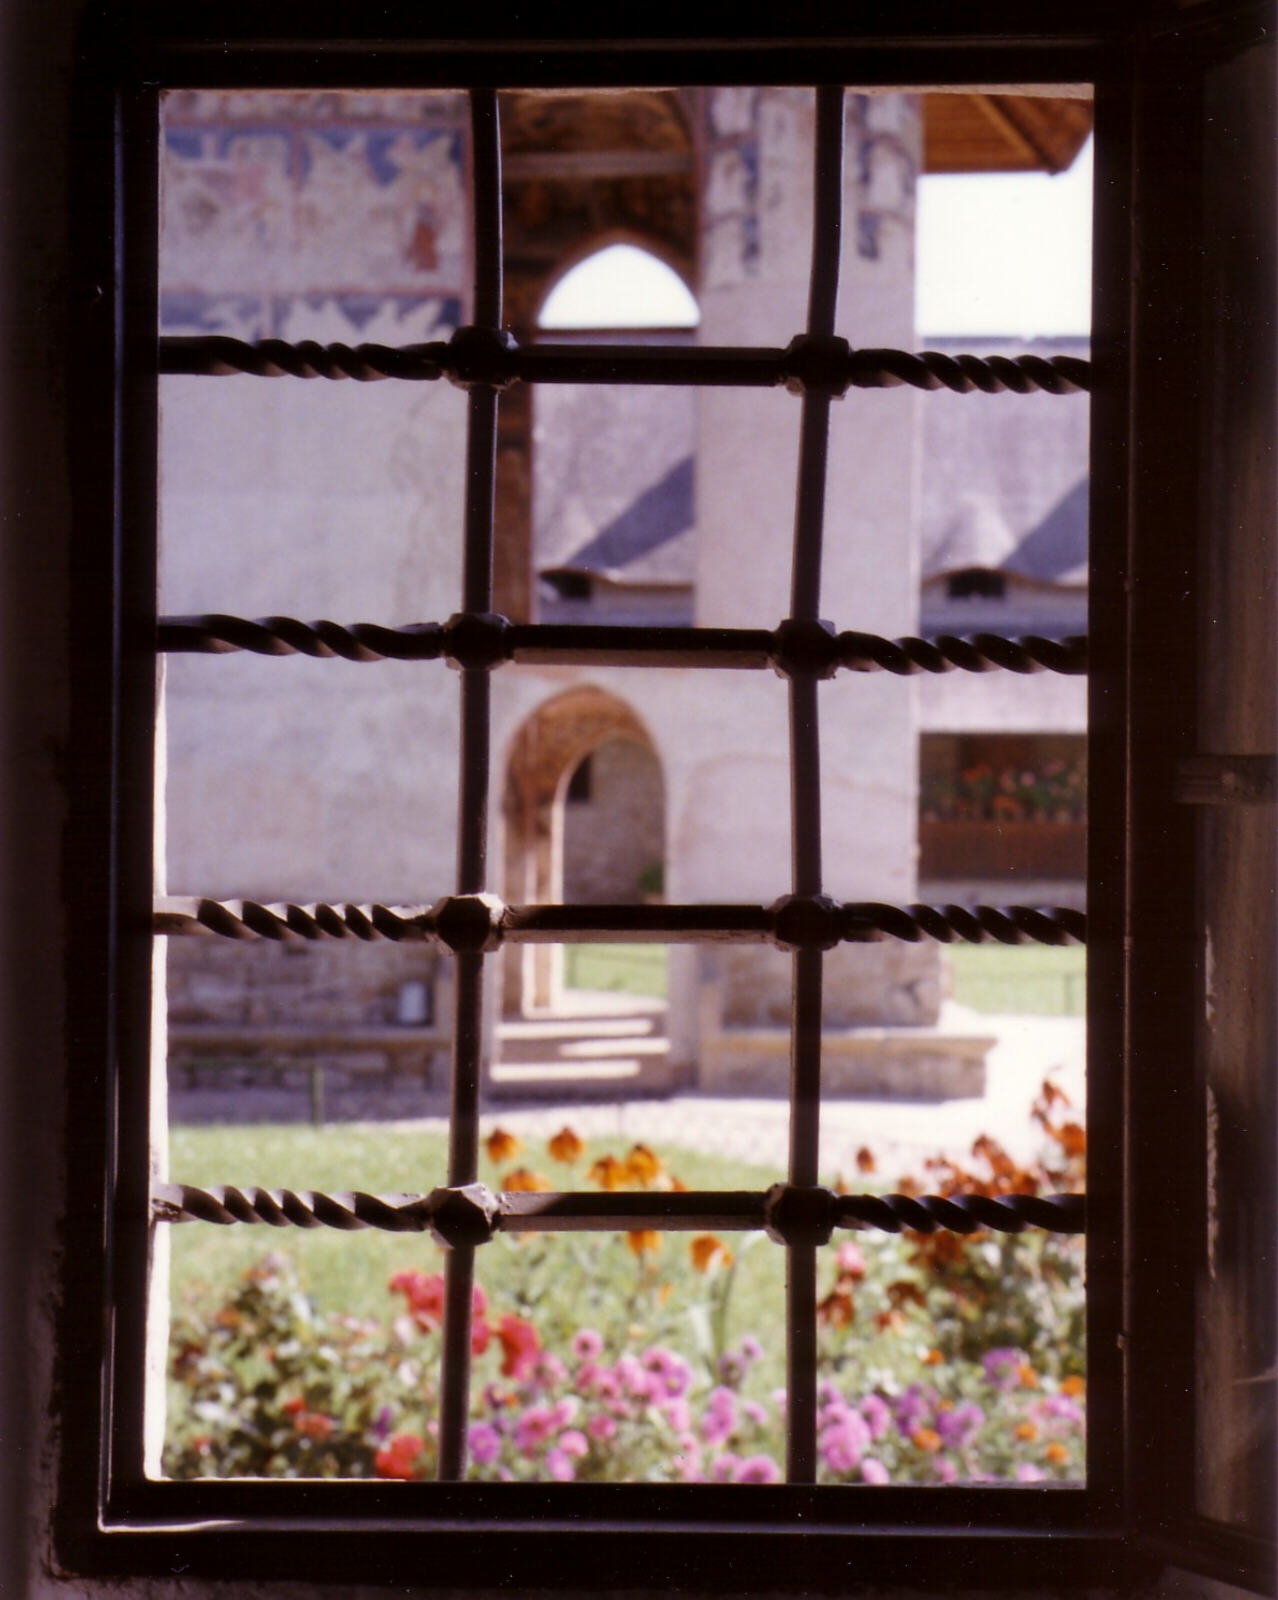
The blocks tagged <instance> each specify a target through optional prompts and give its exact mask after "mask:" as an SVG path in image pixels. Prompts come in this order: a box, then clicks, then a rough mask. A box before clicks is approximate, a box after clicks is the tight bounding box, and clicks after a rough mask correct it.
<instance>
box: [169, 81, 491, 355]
mask: <svg viewBox="0 0 1278 1600" xmlns="http://www.w3.org/2000/svg"><path fill="white" fill-rule="evenodd" d="M466 145H467V135H466V123H465V106H464V102H463V101H462V100H461V99H460V98H459V97H458V96H455V95H424V94H423V95H374V94H365V95H345V94H295V95H294V94H283V93H281V94H277V95H252V96H236V95H219V94H205V93H182V94H178V95H171V96H169V97H168V98H167V100H166V102H165V116H164V162H163V180H162V218H163V222H162V226H163V230H164V234H163V240H164V243H163V252H162V255H163V261H164V274H163V282H162V284H161V325H162V327H163V328H164V331H165V332H167V333H226V334H231V335H233V336H234V337H237V338H242V339H260V338H267V337H274V338H284V339H290V340H298V339H320V340H348V341H349V340H377V341H381V342H385V343H393V344H404V343H411V342H414V341H416V340H422V339H428V338H435V337H439V336H440V335H441V333H446V332H447V331H448V329H449V328H451V327H454V326H456V325H457V323H458V322H459V321H460V320H461V310H462V301H463V296H464V292H465V289H464V286H465V284H466V283H467V280H468V277H469V228H468V225H467V206H468V202H467V194H466V189H467V185H466V171H465V165H466Z"/></svg>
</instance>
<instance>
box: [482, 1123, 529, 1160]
mask: <svg viewBox="0 0 1278 1600" xmlns="http://www.w3.org/2000/svg"><path fill="white" fill-rule="evenodd" d="M523 1148H524V1141H523V1140H522V1139H519V1138H517V1137H516V1136H515V1135H514V1134H513V1133H507V1132H506V1130H505V1128H494V1129H493V1131H492V1132H491V1133H490V1134H489V1135H488V1137H487V1138H486V1139H485V1140H484V1149H485V1150H487V1152H488V1159H489V1160H490V1161H491V1162H492V1163H493V1165H494V1166H499V1167H500V1166H503V1165H504V1164H505V1163H506V1162H507V1161H513V1160H514V1159H515V1157H516V1156H517V1155H518V1154H519V1152H520V1151H521V1150H522V1149H523Z"/></svg>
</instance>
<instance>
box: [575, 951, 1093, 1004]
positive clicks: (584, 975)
mask: <svg viewBox="0 0 1278 1600" xmlns="http://www.w3.org/2000/svg"><path fill="white" fill-rule="evenodd" d="M946 953H947V956H948V958H949V959H950V961H951V962H952V963H953V970H954V998H955V999H956V1000H958V1001H960V1002H961V1003H962V1004H963V1005H965V1006H972V1007H973V1008H974V1009H975V1010H977V1011H1001V1012H1011V1013H1016V1012H1020V1013H1022V1014H1026V1015H1030V1016H1067V1017H1078V1016H1082V1015H1083V1012H1084V1002H1085V993H1086V988H1085V982H1086V955H1087V953H1086V951H1085V950H1084V949H1083V947H1082V946H1081V945H1066V946H1063V947H1061V948H1059V949H1057V948H1054V947H1052V946H1049V945H1012V946H1009V945H1001V944H981V945H972V944H955V945H951V946H950V947H949V949H948V951H947V952H946ZM564 982H565V983H566V984H567V986H568V987H569V988H570V989H613V990H617V991H618V992H620V993H623V994H634V995H652V996H656V997H658V998H662V999H664V998H665V994H666V947H665V946H664V945H659V944H578V945H569V946H568V947H567V948H566V949H565V951H564Z"/></svg>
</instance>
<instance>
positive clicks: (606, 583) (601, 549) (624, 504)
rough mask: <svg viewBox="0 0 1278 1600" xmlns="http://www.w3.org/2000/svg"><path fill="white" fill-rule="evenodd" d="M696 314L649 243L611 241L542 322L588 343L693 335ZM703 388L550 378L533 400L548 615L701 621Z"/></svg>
mask: <svg viewBox="0 0 1278 1600" xmlns="http://www.w3.org/2000/svg"><path fill="white" fill-rule="evenodd" d="M699 321H700V310H699V308H698V306H697V302H696V300H695V299H694V298H693V296H692V294H691V293H690V291H689V289H688V287H687V284H686V283H685V281H684V279H683V278H682V277H680V275H679V274H678V273H677V272H675V271H674V270H673V268H671V267H670V266H668V265H667V264H666V262H665V261H663V260H661V259H660V258H659V257H658V256H657V255H655V254H653V253H651V252H650V251H648V250H645V249H640V248H638V247H637V246H636V245H634V244H619V243H613V244H609V245H607V246H605V247H604V248H602V249H599V250H596V251H594V252H593V253H592V254H590V255H588V256H586V257H585V259H583V260H580V261H578V262H577V264H576V265H575V266H573V267H570V268H569V269H568V271H567V272H565V273H564V275H563V276H562V277H561V278H560V279H559V280H558V281H557V282H556V283H555V286H554V288H553V289H552V290H551V292H550V294H549V296H548V297H547V299H546V302H545V304H544V306H543V307H542V311H541V315H540V319H539V324H540V328H541V329H542V330H543V331H544V332H545V333H546V334H547V336H548V337H550V338H552V339H555V340H559V341H566V340H571V341H575V342H591V341H593V340H597V339H599V338H601V337H602V338H604V339H608V340H610V341H632V340H642V339H644V338H650V337H652V336H653V332H652V331H653V330H654V329H659V330H660V332H658V333H657V334H656V337H658V338H659V339H660V340H661V341H662V342H663V343H673V342H684V341H686V342H689V343H692V342H694V341H695V339H696V330H697V325H698V323H699ZM696 405H697V401H696V395H695V393H694V391H692V390H691V389H666V388H651V387H647V386H645V385H630V386H625V385H617V386H615V387H614V386H611V385H600V384H594V385H588V386H587V385H572V384H563V385H560V384H552V385H546V386H543V387H542V388H540V389H539V390H538V391H537V393H536V394H535V395H534V397H533V406H534V429H533V438H534V443H535V448H534V450H533V453H532V466H533V472H532V490H533V493H532V512H533V516H532V521H533V566H534V572H535V575H536V580H537V603H538V614H539V616H540V618H541V620H542V621H546V622H578V623H589V622H601V623H612V624H629V625H632V626H639V627H661V626H668V627H669V626H674V627H678V626H686V625H688V624H690V623H691V622H692V621H693V615H694V598H693V585H694V579H695V573H696V555H695V547H694V522H695V512H694V481H695V475H696V473H695V451H696Z"/></svg>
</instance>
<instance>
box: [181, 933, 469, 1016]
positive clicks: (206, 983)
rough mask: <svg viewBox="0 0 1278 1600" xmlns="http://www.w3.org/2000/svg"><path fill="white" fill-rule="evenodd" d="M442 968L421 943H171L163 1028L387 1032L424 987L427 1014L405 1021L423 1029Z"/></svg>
mask: <svg viewBox="0 0 1278 1600" xmlns="http://www.w3.org/2000/svg"><path fill="white" fill-rule="evenodd" d="M446 966H447V963H445V962H443V961H442V960H441V959H440V957H439V956H438V954H437V953H436V952H435V951H434V950H432V949H431V948H429V947H428V946H425V945H420V944H392V943H391V942H389V941H379V942H377V943H373V944H356V943H354V942H353V941H350V940H343V941H341V942H340V943H337V942H324V943H318V942H317V943H315V944H296V945H295V944H271V943H268V942H267V941H265V940H253V941H252V942H249V941H244V942H243V943H241V942H239V941H232V940H223V939H219V940H216V941H215V940H212V939H170V941H169V949H168V959H167V964H166V972H167V986H168V1012H169V1024H170V1026H171V1027H173V1026H177V1025H182V1024H216V1025H218V1026H220V1027H223V1028H230V1027H243V1028H264V1029H275V1030H278V1029H281V1028H289V1029H293V1028H297V1029H309V1030H313V1031H315V1032H316V1033H321V1034H335V1033H340V1032H341V1030H342V1029H344V1028H350V1029H358V1028H367V1027H382V1026H394V1025H396V1024H400V1023H401V992H402V991H403V989H404V986H405V985H406V984H414V983H416V984H424V985H425V997H424V998H425V1006H426V1010H425V1014H424V1015H423V1014H422V1013H421V1011H420V1009H418V1010H417V1011H416V1012H415V1013H412V1012H410V1017H409V1018H405V1020H406V1021H408V1020H410V1019H411V1022H412V1023H413V1024H419V1025H421V1024H426V1023H429V1022H430V1021H431V1020H432V1019H435V1018H437V1011H436V1009H435V1006H436V994H435V990H436V986H437V984H438V982H439V981H440V979H441V977H442V974H443V971H444V969H445V968H446ZM410 998H411V997H406V1001H407V1000H408V999H410ZM443 1020H444V1021H445V1022H447V1021H448V1019H447V1017H445V1018H444V1019H443Z"/></svg>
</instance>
